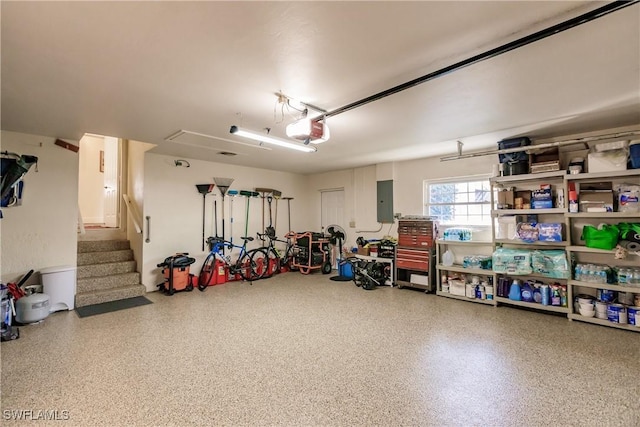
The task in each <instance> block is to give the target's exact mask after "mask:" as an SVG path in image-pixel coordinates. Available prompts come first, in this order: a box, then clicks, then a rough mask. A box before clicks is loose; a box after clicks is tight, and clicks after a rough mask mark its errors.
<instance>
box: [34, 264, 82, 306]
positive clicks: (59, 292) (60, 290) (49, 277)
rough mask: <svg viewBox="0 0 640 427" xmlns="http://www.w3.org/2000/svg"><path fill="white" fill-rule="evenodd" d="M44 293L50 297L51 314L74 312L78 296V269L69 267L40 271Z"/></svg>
mask: <svg viewBox="0 0 640 427" xmlns="http://www.w3.org/2000/svg"><path fill="white" fill-rule="evenodd" d="M40 277H41V278H42V291H43V292H44V293H45V294H47V295H49V312H50V313H53V312H54V311H60V310H73V309H74V308H75V304H74V301H75V296H76V268H75V267H73V266H69V265H63V266H58V267H49V268H44V269H42V270H40Z"/></svg>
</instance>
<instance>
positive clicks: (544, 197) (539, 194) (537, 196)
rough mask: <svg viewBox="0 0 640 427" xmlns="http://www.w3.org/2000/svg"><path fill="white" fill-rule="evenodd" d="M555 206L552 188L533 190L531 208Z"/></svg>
mask: <svg viewBox="0 0 640 427" xmlns="http://www.w3.org/2000/svg"><path fill="white" fill-rule="evenodd" d="M552 207H553V198H552V195H551V189H550V188H544V189H540V190H533V191H532V192H531V209H550V208H552Z"/></svg>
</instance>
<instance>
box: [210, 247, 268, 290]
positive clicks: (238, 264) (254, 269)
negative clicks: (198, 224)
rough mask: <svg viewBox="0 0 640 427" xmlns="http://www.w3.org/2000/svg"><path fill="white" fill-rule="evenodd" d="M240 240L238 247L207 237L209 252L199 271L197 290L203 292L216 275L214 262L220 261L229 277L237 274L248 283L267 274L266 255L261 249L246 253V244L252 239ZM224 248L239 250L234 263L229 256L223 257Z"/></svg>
mask: <svg viewBox="0 0 640 427" xmlns="http://www.w3.org/2000/svg"><path fill="white" fill-rule="evenodd" d="M242 240H244V243H243V245H242V246H238V245H234V244H233V243H231V242H229V241H226V240H222V239H220V238H218V237H209V238H208V239H207V243H208V244H209V247H210V248H211V251H210V252H209V255H207V258H206V259H205V260H204V263H203V264H202V268H201V269H200V275H199V276H198V289H200V290H201V291H204V290H205V289H207V287H208V286H210V285H211V282H212V280H213V277H214V276H215V273H216V271H215V267H216V261H221V262H222V263H223V264H224V268H226V269H228V271H229V274H230V275H236V274H239V275H240V277H242V279H243V280H248V281H250V282H252V281H254V280H258V279H261V278H262V277H263V276H264V275H265V274H266V273H267V269H268V264H267V261H268V259H267V253H266V252H265V251H264V250H262V249H251V250H249V251H247V242H251V241H253V237H243V238H242ZM225 248H226V249H229V251H232V250H233V249H234V248H235V249H239V250H240V253H239V254H238V258H237V259H236V260H235V261H234V262H231V256H229V255H227V256H225V255H224V254H223V251H224V249H225Z"/></svg>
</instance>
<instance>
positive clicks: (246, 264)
mask: <svg viewBox="0 0 640 427" xmlns="http://www.w3.org/2000/svg"><path fill="white" fill-rule="evenodd" d="M242 259H243V261H242V265H243V268H242V277H243V278H244V279H245V280H250V281H253V280H259V279H262V278H263V277H264V276H265V275H266V274H267V271H268V264H267V262H268V261H269V258H268V256H267V253H266V252H265V251H264V250H262V249H252V250H250V251H249V252H247V253H246V254H244V256H243V257H242Z"/></svg>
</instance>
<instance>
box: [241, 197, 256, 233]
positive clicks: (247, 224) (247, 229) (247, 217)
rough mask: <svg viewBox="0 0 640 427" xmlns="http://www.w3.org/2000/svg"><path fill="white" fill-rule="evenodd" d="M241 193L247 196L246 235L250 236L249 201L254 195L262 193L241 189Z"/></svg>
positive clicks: (245, 213)
mask: <svg viewBox="0 0 640 427" xmlns="http://www.w3.org/2000/svg"><path fill="white" fill-rule="evenodd" d="M240 195H241V196H244V197H246V198H247V206H246V208H245V211H244V237H249V201H250V200H251V198H252V197H257V196H259V195H260V194H258V193H257V192H255V191H248V190H240Z"/></svg>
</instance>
